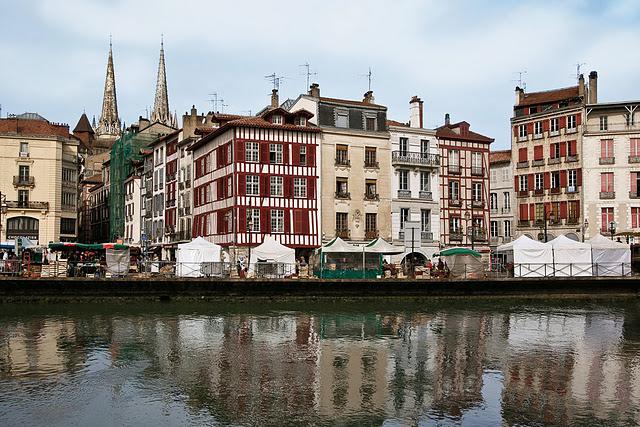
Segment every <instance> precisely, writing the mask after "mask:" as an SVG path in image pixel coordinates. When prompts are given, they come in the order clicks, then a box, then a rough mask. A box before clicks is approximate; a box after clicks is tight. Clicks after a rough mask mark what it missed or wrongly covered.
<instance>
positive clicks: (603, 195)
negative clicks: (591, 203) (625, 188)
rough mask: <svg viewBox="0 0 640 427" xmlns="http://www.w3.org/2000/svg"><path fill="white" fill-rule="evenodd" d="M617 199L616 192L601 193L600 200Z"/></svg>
mask: <svg viewBox="0 0 640 427" xmlns="http://www.w3.org/2000/svg"><path fill="white" fill-rule="evenodd" d="M615 198H616V192H615V191H601V192H600V199H604V200H611V199H615Z"/></svg>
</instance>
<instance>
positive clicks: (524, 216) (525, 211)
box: [520, 204, 529, 221]
mask: <svg viewBox="0 0 640 427" xmlns="http://www.w3.org/2000/svg"><path fill="white" fill-rule="evenodd" d="M520 219H521V220H522V221H526V220H528V219H529V208H528V207H527V205H526V204H523V205H520Z"/></svg>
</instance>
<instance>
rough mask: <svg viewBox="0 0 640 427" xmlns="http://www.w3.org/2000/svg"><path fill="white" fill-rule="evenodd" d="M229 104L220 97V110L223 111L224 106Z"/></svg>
mask: <svg viewBox="0 0 640 427" xmlns="http://www.w3.org/2000/svg"><path fill="white" fill-rule="evenodd" d="M228 106H229V104H225V103H224V99H222V98H220V111H221V112H222V113H224V107H228Z"/></svg>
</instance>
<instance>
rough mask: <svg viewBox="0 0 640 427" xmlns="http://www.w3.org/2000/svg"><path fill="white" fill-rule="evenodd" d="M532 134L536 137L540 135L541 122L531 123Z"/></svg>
mask: <svg viewBox="0 0 640 427" xmlns="http://www.w3.org/2000/svg"><path fill="white" fill-rule="evenodd" d="M533 135H534V136H536V137H540V136H542V122H535V123H534V124H533Z"/></svg>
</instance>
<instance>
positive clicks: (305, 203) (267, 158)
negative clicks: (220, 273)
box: [190, 108, 321, 255]
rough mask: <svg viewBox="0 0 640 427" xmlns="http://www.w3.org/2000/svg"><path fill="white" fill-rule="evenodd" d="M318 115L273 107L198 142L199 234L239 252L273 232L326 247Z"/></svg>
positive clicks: (296, 244)
mask: <svg viewBox="0 0 640 427" xmlns="http://www.w3.org/2000/svg"><path fill="white" fill-rule="evenodd" d="M311 117H313V114H312V113H310V112H308V111H306V110H300V111H296V112H295V113H290V112H288V111H286V110H284V109H282V108H271V109H269V110H267V111H266V112H264V113H263V114H261V115H260V116H257V117H249V118H243V119H239V120H233V121H230V122H228V123H226V124H224V125H223V126H221V127H220V128H219V129H217V130H215V131H213V132H211V133H209V134H208V135H206V136H204V137H202V138H201V139H200V140H198V141H196V142H195V143H194V144H193V145H192V146H191V148H190V150H192V151H193V159H194V171H195V180H194V193H193V203H194V219H193V236H194V237H196V236H203V237H204V238H206V239H207V240H209V241H211V242H214V243H217V244H219V245H221V246H223V247H226V248H235V250H234V254H236V255H239V254H240V253H244V251H245V250H246V249H247V248H248V247H253V246H257V245H259V244H261V243H262V242H263V241H264V238H265V237H266V236H272V237H274V238H275V240H277V241H279V242H280V243H282V244H284V245H286V246H289V247H291V248H295V249H296V252H297V253H298V254H307V253H308V251H309V250H310V249H311V248H314V247H318V246H320V226H319V221H318V209H319V201H318V185H317V182H318V174H319V169H318V167H317V163H316V153H317V148H318V143H319V139H318V135H319V134H320V132H321V130H320V129H319V128H318V127H316V126H314V125H312V124H310V123H309V122H308V120H309V118H311Z"/></svg>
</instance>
